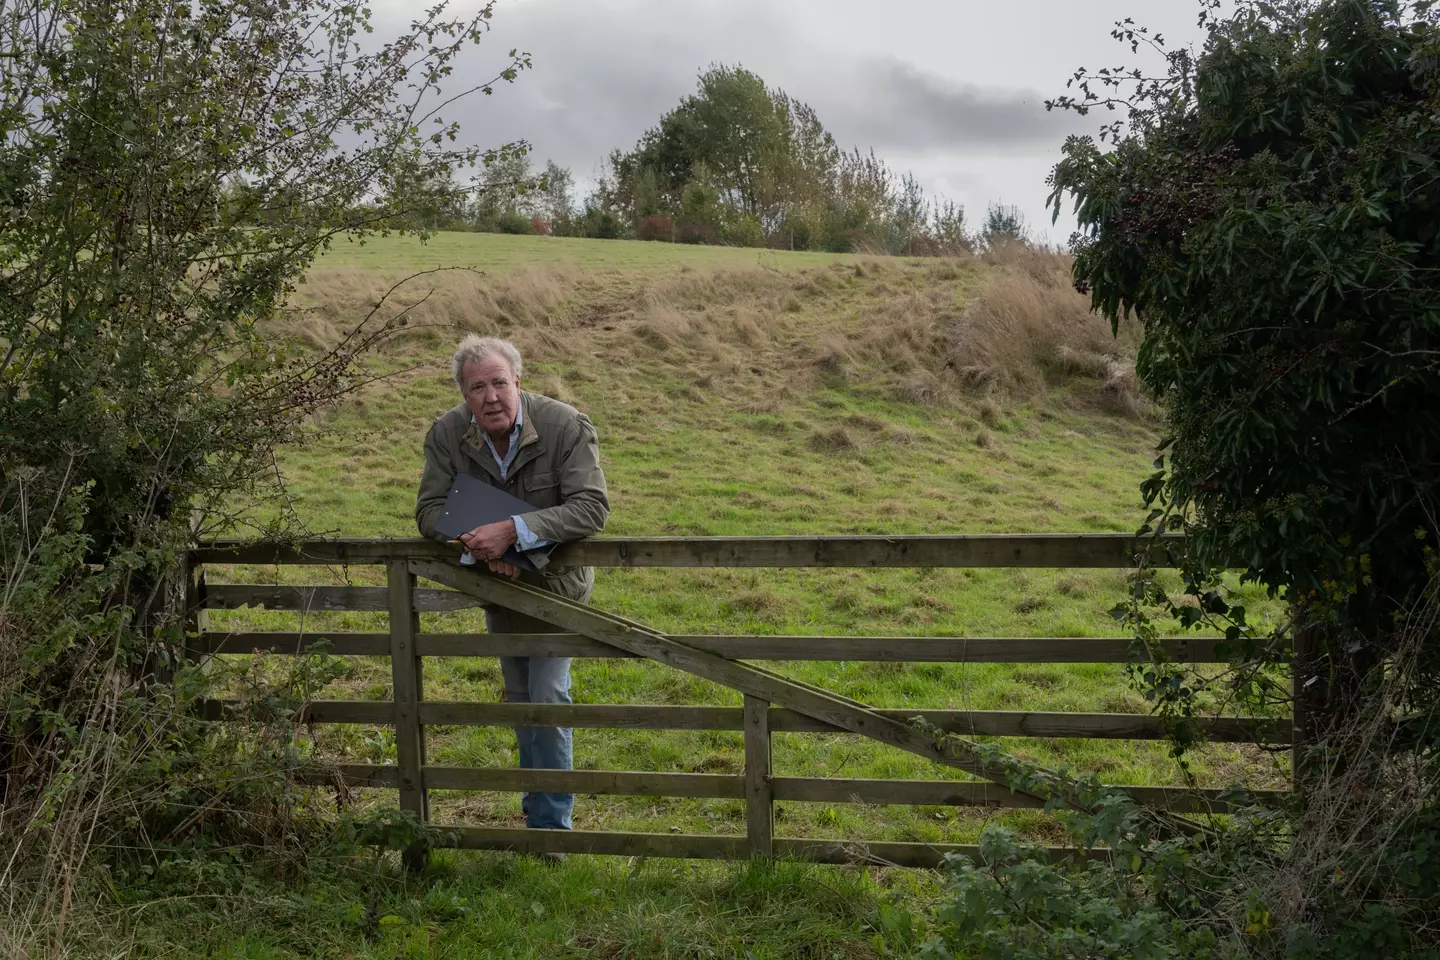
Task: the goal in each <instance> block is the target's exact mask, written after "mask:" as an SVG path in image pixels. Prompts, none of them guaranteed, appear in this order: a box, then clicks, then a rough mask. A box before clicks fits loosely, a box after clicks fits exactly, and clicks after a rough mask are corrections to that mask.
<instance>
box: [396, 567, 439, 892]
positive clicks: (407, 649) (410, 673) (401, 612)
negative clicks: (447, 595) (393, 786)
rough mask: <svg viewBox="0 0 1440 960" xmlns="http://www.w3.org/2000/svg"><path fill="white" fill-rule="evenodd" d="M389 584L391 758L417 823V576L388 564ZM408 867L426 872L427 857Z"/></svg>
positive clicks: (416, 853) (412, 852)
mask: <svg viewBox="0 0 1440 960" xmlns="http://www.w3.org/2000/svg"><path fill="white" fill-rule="evenodd" d="M388 576H389V580H390V585H389V594H390V597H389V599H390V676H391V679H392V682H393V685H394V691H395V721H394V723H395V757H396V760H398V761H399V767H400V809H401V810H405V811H408V812H409V813H413V814H414V815H415V816H416V818H417V819H419V821H420V822H421V823H425V822H426V821H428V820H429V819H430V804H429V798H428V796H427V795H426V791H425V780H424V777H423V775H422V773H421V770H422V768H423V767H424V766H425V727H424V725H423V724H422V723H421V721H420V710H419V706H418V705H419V703H420V701H422V700H423V699H424V698H425V691H424V684H423V682H422V681H423V671H422V666H421V660H420V658H419V657H418V656H416V654H415V635H416V634H417V633H419V632H420V616H419V614H417V613H416V612H415V596H414V591H415V575H414V574H412V573H411V572H410V568H409V566H407V563H406V561H404V560H395V561H392V562H391V564H390V566H389V568H388ZM404 859H405V865H406V867H408V868H410V869H412V870H418V869H422V868H423V867H424V866H425V860H426V856H425V851H424V849H423V848H422V847H420V846H419V845H416V846H413V847H411V848H409V849H407V850H406V851H405V854H404Z"/></svg>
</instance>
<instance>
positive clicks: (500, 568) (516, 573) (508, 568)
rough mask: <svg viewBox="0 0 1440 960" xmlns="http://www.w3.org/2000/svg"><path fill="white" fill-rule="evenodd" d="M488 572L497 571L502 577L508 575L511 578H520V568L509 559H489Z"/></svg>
mask: <svg viewBox="0 0 1440 960" xmlns="http://www.w3.org/2000/svg"><path fill="white" fill-rule="evenodd" d="M489 563H490V572H491V573H498V574H499V575H500V576H502V577H509V578H510V579H511V580H519V579H520V568H519V567H517V566H515V564H513V563H511V562H510V561H509V560H491V561H489Z"/></svg>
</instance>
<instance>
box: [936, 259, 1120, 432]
mask: <svg viewBox="0 0 1440 960" xmlns="http://www.w3.org/2000/svg"><path fill="white" fill-rule="evenodd" d="M984 262H986V263H987V264H988V266H989V267H990V270H989V271H988V272H987V274H986V277H985V280H984V281H983V283H982V284H981V286H980V288H979V290H978V291H977V292H976V294H975V295H974V297H973V298H972V299H971V300H970V301H969V302H968V303H967V304H966V306H965V309H964V310H963V311H962V312H961V314H960V315H959V316H958V317H957V318H956V319H955V321H954V323H953V324H952V325H951V327H950V353H949V364H950V367H951V369H953V371H954V372H955V374H956V375H957V376H958V377H959V378H960V379H961V381H963V382H965V383H967V384H970V385H972V386H975V387H979V388H981V389H984V390H986V391H992V392H995V393H1000V394H1014V393H1024V394H1032V393H1035V392H1036V391H1039V390H1042V389H1044V388H1045V386H1047V385H1048V384H1053V383H1056V382H1059V381H1065V380H1069V381H1076V380H1078V381H1085V382H1089V383H1092V384H1095V385H1098V386H1099V387H1100V388H1101V396H1102V397H1103V398H1104V400H1105V401H1106V402H1107V404H1108V405H1110V406H1111V407H1112V408H1114V409H1115V410H1118V411H1120V412H1123V413H1126V414H1129V415H1132V416H1133V415H1136V414H1138V413H1139V412H1140V407H1141V401H1140V392H1139V383H1138V381H1137V379H1136V377H1135V351H1136V349H1137V347H1138V345H1139V340H1140V329H1139V325H1138V324H1137V323H1135V322H1134V321H1130V322H1127V323H1124V324H1122V325H1121V326H1120V329H1119V330H1118V331H1116V332H1112V331H1111V329H1110V324H1109V323H1108V322H1107V321H1106V320H1104V319H1103V318H1101V317H1100V316H1098V315H1097V314H1095V313H1093V312H1092V311H1091V310H1090V302H1089V298H1088V297H1085V296H1084V295H1082V294H1080V293H1077V292H1076V291H1075V288H1074V286H1073V284H1072V282H1071V275H1070V259H1069V257H1067V256H1065V255H1063V254H1058V253H1055V252H1052V251H1046V250H1035V249H1031V248H1027V247H1024V246H1022V245H1018V244H1016V245H1007V246H1004V247H1000V248H998V249H995V250H991V251H989V252H987V254H986V256H985V258H984Z"/></svg>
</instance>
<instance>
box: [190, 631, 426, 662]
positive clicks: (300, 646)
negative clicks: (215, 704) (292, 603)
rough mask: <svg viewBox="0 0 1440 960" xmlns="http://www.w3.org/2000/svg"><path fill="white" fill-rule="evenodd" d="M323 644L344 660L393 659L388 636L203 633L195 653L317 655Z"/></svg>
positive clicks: (197, 642) (378, 634) (327, 651)
mask: <svg viewBox="0 0 1440 960" xmlns="http://www.w3.org/2000/svg"><path fill="white" fill-rule="evenodd" d="M321 644H324V645H325V652H326V653H332V654H335V655H336V656H345V657H388V656H390V634H388V633H324V632H320V631H312V632H310V633H279V632H276V633H224V632H221V631H211V632H207V633H202V634H201V635H200V638H199V640H198V641H196V644H195V649H196V650H198V651H199V652H201V653H254V652H255V651H257V650H258V651H260V652H261V653H278V654H295V653H314V652H316V649H315V648H316V647H317V646H319V645H321ZM417 646H418V644H417Z"/></svg>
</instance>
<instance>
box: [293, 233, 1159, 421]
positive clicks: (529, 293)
mask: <svg viewBox="0 0 1440 960" xmlns="http://www.w3.org/2000/svg"><path fill="white" fill-rule="evenodd" d="M1069 271H1070V262H1069V258H1068V257H1066V256H1064V255H1061V254H1058V253H1055V252H1053V251H1046V250H1036V249H1032V248H1029V247H1023V246H1019V245H1016V246H1011V247H998V248H995V249H992V250H989V251H987V252H986V253H985V254H984V255H983V256H980V257H966V258H963V259H948V260H941V259H936V260H928V261H919V262H917V261H903V260H896V259H887V258H881V257H876V258H868V259H863V260H856V261H854V262H851V263H846V264H834V265H831V266H829V267H823V268H816V269H812V270H806V271H802V272H798V273H787V272H782V271H779V270H775V269H769V268H766V267H763V266H760V265H753V266H744V267H727V268H718V269H711V270H699V269H693V268H682V269H680V270H678V271H676V272H674V273H669V274H659V275H640V274H625V273H615V272H608V273H596V272H592V271H586V270H583V269H580V268H578V267H574V266H570V265H564V264H557V265H550V266H545V267H535V268H530V269H526V270H521V271H518V272H515V273H507V274H501V275H497V276H493V277H492V276H487V275H485V274H484V273H481V272H478V271H472V270H443V271H436V272H433V273H427V274H424V275H420V276H416V277H412V278H409V279H403V278H400V277H399V276H398V275H392V274H387V273H381V272H375V271H367V270H362V269H348V268H344V269H328V270H317V271H315V272H314V273H313V274H312V275H311V278H310V280H309V282H308V283H307V284H306V285H305V286H304V287H303V288H302V289H301V290H300V291H299V293H298V295H297V297H296V298H295V312H294V314H293V320H292V321H291V323H292V326H291V328H290V329H289V330H288V331H287V332H289V333H290V334H291V335H293V336H296V337H298V338H300V339H301V340H303V341H304V342H306V343H308V344H310V345H312V346H316V347H319V346H325V345H328V344H331V343H334V342H335V341H336V340H337V339H338V338H339V337H340V336H341V335H342V334H343V332H344V331H346V330H348V329H350V328H351V327H353V326H354V324H355V323H356V322H357V321H358V319H360V318H363V317H365V316H366V315H367V314H370V313H372V312H373V319H372V321H371V322H377V323H379V322H386V321H393V322H397V323H401V322H403V324H404V326H405V327H406V329H407V332H409V333H410V334H411V336H410V337H407V338H402V342H403V340H404V339H411V340H412V342H413V336H414V335H416V334H418V335H429V336H431V337H438V338H439V339H440V340H442V341H443V340H448V339H449V338H450V337H451V336H453V335H456V334H459V333H461V332H470V331H475V332H482V333H487V334H496V335H501V336H506V337H509V338H511V339H513V340H515V341H516V343H517V344H518V345H519V346H520V348H521V349H522V351H523V352H525V353H526V355H527V356H529V357H530V358H532V359H534V360H537V361H540V362H542V363H556V364H564V365H567V366H571V367H572V368H573V367H577V366H578V367H582V368H585V369H598V368H599V367H600V366H603V365H609V364H620V365H623V366H626V367H630V366H632V365H636V364H639V365H642V366H643V368H644V369H649V370H652V371H656V372H660V371H662V370H668V371H671V372H674V373H678V374H680V375H682V377H684V378H687V379H690V380H692V381H694V382H695V383H696V384H697V385H698V386H699V387H700V388H701V389H704V388H706V387H708V386H710V385H711V384H713V383H714V382H716V381H717V380H722V379H723V380H725V381H726V382H727V384H728V389H731V390H733V391H737V392H738V394H739V396H740V397H741V401H742V402H751V403H754V404H757V405H763V403H764V397H765V396H767V395H770V396H775V395H778V394H781V393H784V392H785V391H786V390H789V389H794V388H798V387H800V386H801V385H802V384H803V383H804V378H808V377H834V378H840V379H843V380H849V381H853V382H856V383H857V384H858V383H863V384H865V385H867V386H872V387H878V388H880V389H882V390H884V391H886V392H887V393H888V394H889V395H890V396H891V397H892V398H894V399H896V400H899V401H901V402H906V403H915V404H926V405H948V404H954V403H956V402H964V401H965V399H966V398H967V397H973V396H974V395H976V394H977V393H978V394H980V395H982V396H986V397H989V398H991V399H992V400H1002V401H1003V400H1004V399H1005V398H1007V397H1016V396H1022V397H1029V396H1033V395H1035V394H1036V393H1039V392H1043V391H1045V390H1046V389H1048V388H1049V387H1051V386H1053V385H1056V384H1059V383H1071V384H1077V383H1078V384H1080V385H1081V386H1082V387H1085V388H1087V389H1081V390H1078V391H1072V393H1075V394H1076V395H1077V396H1082V397H1089V398H1098V399H1099V400H1100V401H1101V402H1102V404H1103V405H1104V406H1105V407H1106V408H1108V409H1111V410H1115V411H1119V412H1123V413H1125V414H1129V415H1135V414H1137V413H1138V412H1139V411H1140V400H1139V394H1138V385H1137V383H1136V381H1135V376H1134V364H1133V357H1134V351H1135V345H1136V342H1137V340H1138V331H1137V330H1136V329H1135V328H1134V327H1133V326H1127V327H1125V328H1123V329H1122V330H1121V331H1120V336H1119V337H1118V338H1117V337H1114V336H1112V335H1111V333H1110V330H1109V327H1108V325H1107V324H1105V322H1104V321H1102V320H1100V319H1099V318H1098V317H1096V316H1094V315H1093V314H1092V313H1091V312H1090V310H1089V304H1088V302H1087V300H1086V298H1085V297H1083V296H1081V295H1080V294H1078V293H1076V292H1075V291H1074V289H1073V287H1072V285H1071V281H1070V273H1069ZM402 279H403V282H399V281H401V280H402ZM397 282H398V283H399V285H398V286H396V284H397ZM382 299H384V300H385V303H384V305H383V308H382V309H379V310H376V304H377V302H379V301H381V300H382ZM552 379H553V378H552ZM547 386H550V387H554V388H556V389H559V387H558V385H557V384H548V385H547Z"/></svg>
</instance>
